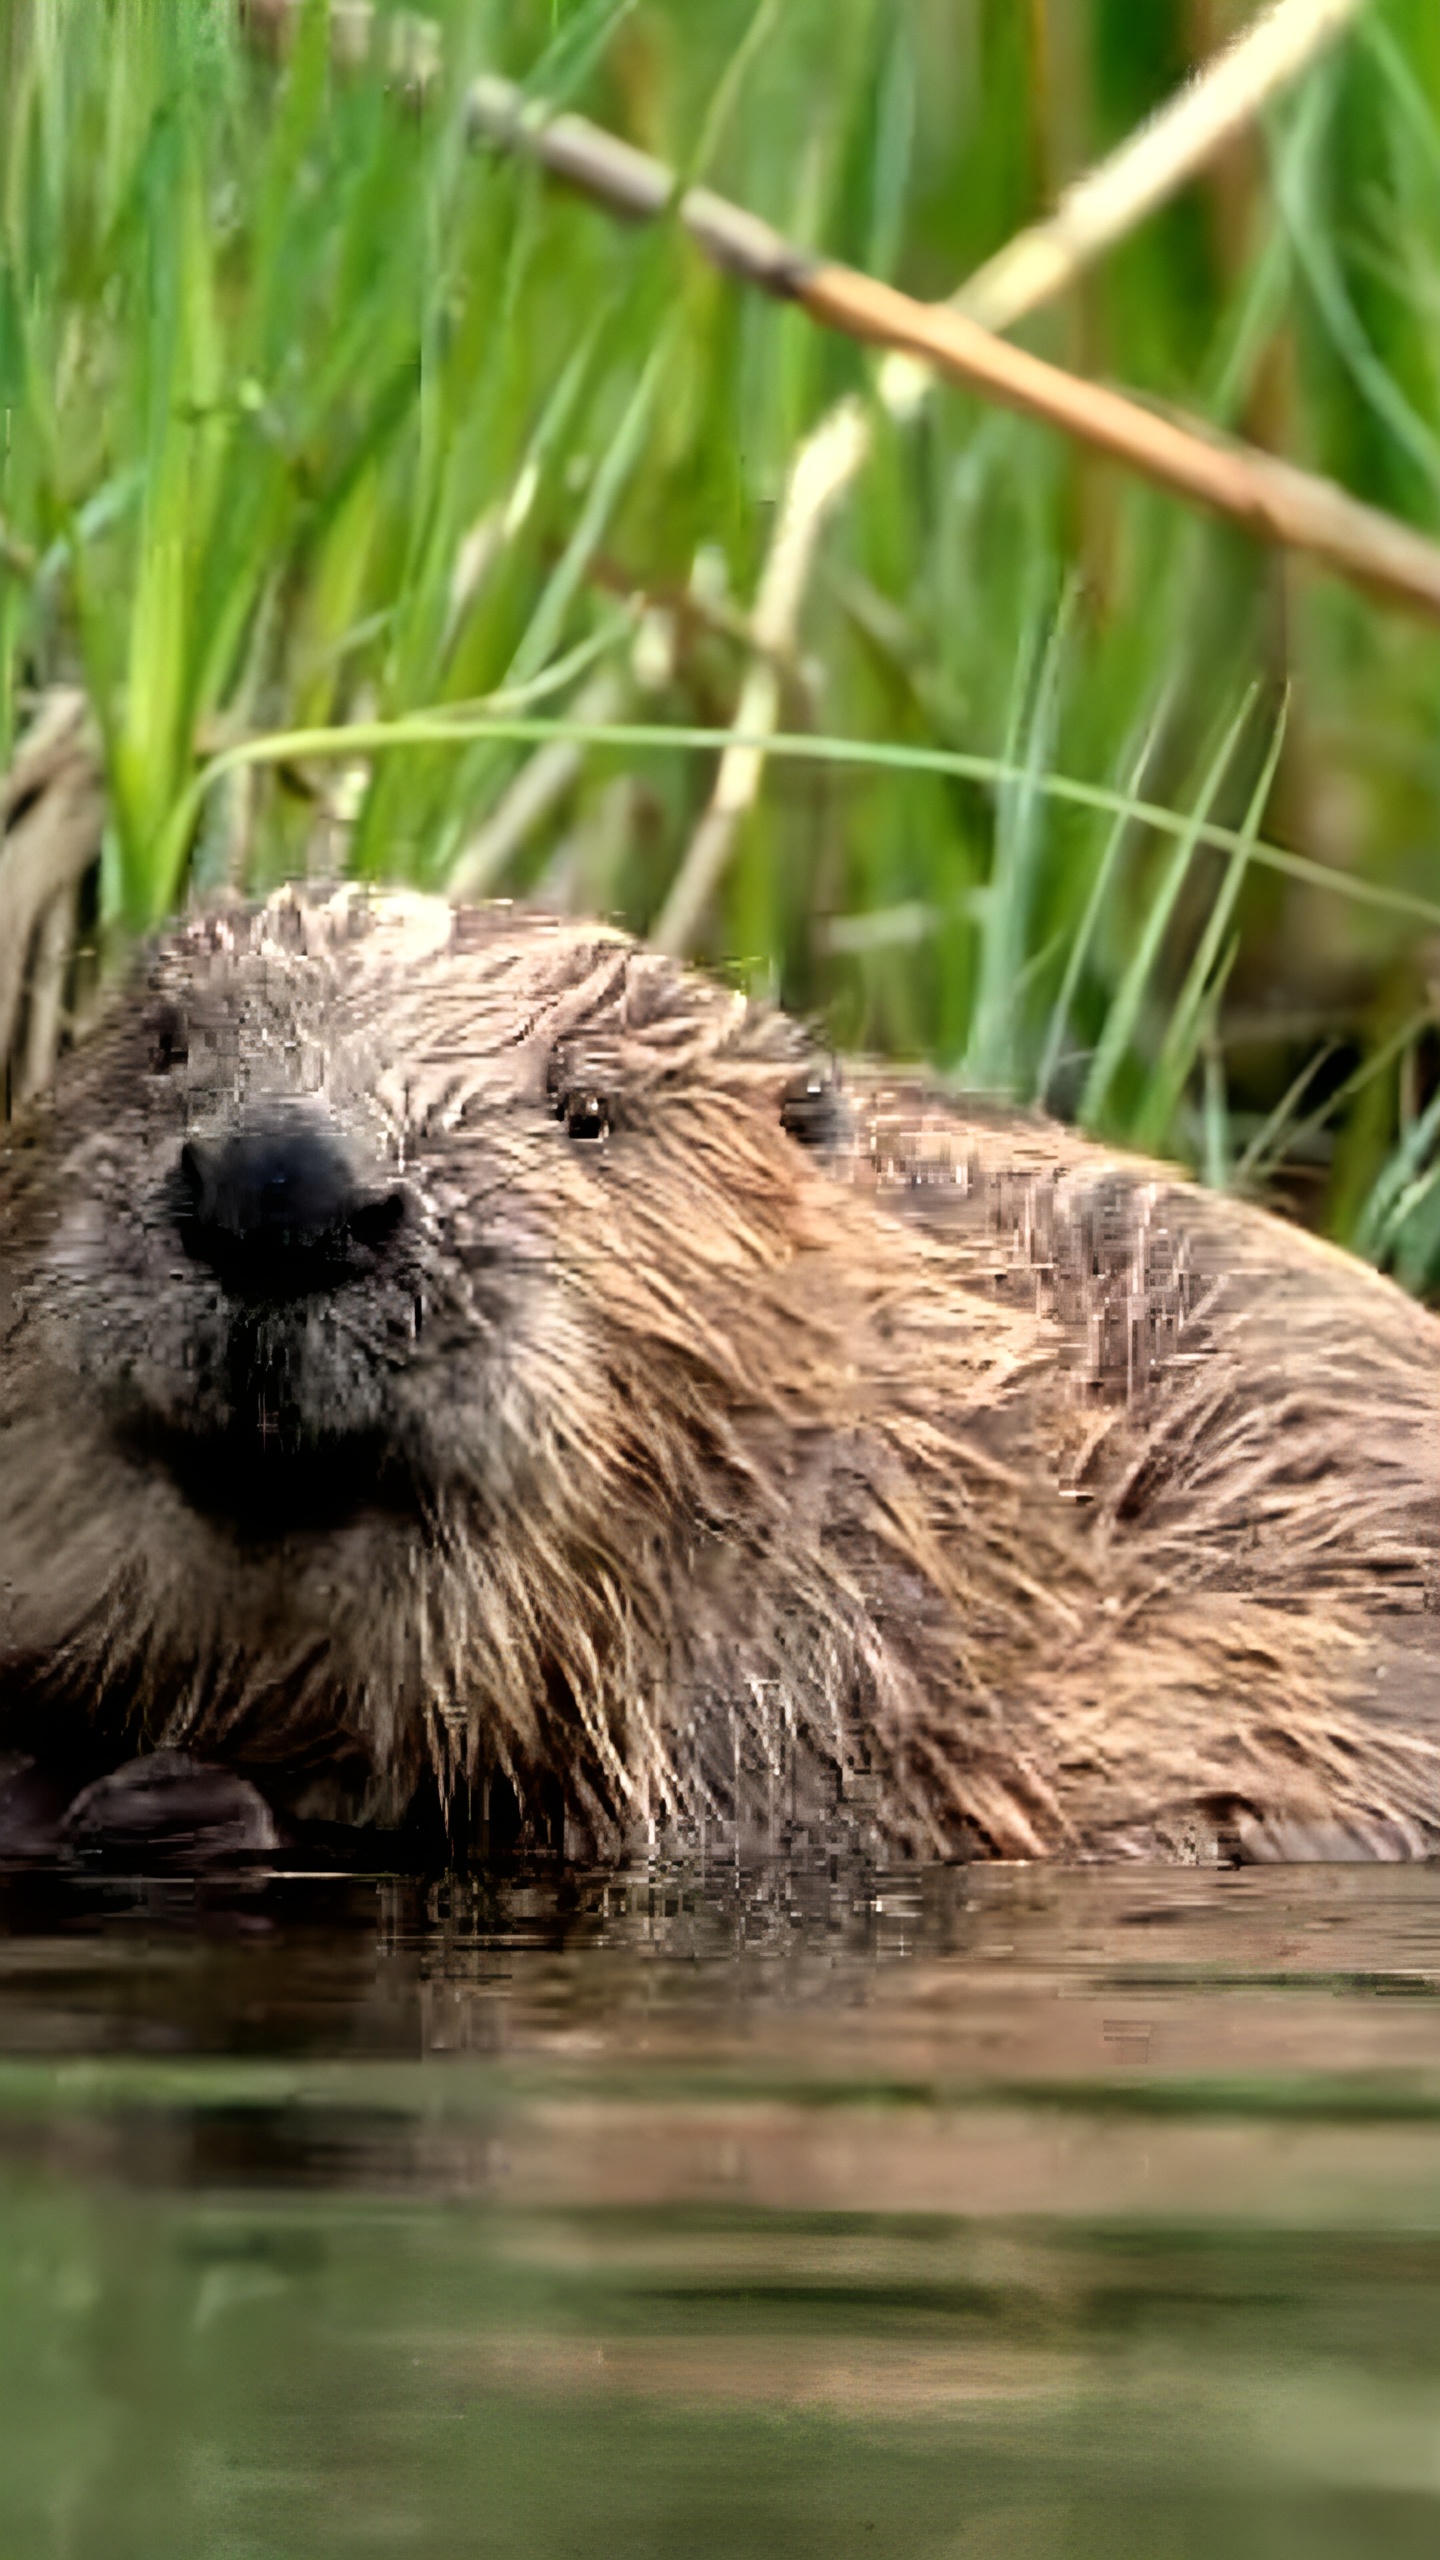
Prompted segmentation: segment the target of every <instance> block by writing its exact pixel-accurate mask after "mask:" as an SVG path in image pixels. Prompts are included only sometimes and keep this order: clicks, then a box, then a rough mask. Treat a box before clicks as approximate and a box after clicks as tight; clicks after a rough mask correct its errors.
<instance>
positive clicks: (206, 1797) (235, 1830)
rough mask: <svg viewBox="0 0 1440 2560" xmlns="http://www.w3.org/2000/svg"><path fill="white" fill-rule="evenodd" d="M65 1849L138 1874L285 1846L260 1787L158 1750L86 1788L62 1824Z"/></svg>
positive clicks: (239, 1860) (241, 1858) (263, 1854)
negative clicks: (281, 1844)
mask: <svg viewBox="0 0 1440 2560" xmlns="http://www.w3.org/2000/svg"><path fill="white" fill-rule="evenodd" d="M59 1844H60V1847H61V1850H62V1852H64V1851H68V1852H69V1854H70V1855H71V1856H72V1857H76V1858H80V1859H83V1860H84V1861H85V1863H86V1864H89V1863H91V1862H92V1861H93V1862H94V1863H96V1864H97V1865H104V1866H107V1867H124V1868H128V1869H129V1870H130V1871H131V1872H132V1873H140V1874H145V1873H152V1872H154V1871H155V1870H157V1869H161V1870H165V1871H167V1872H173V1871H174V1870H175V1869H176V1868H182V1869H189V1870H193V1869H196V1868H207V1867H220V1866H236V1865H244V1864H247V1863H250V1862H251V1861H254V1860H257V1859H258V1860H263V1859H266V1858H269V1857H270V1856H272V1855H273V1853H274V1852H275V1850H277V1849H278V1848H279V1846H280V1834H279V1832H278V1831H277V1829H276V1827H275V1817H274V1815H273V1814H272V1813H271V1811H270V1807H269V1806H268V1804H267V1803H266V1802H265V1799H264V1797H263V1796H262V1795H261V1793H260V1791H259V1789H258V1788H257V1787H253V1786H252V1785H251V1784H250V1781H249V1779H248V1778H241V1777H237V1776H236V1774H235V1772H234V1771H233V1770H232V1769H222V1768H219V1767H217V1766H216V1765H215V1764H214V1763H213V1762H211V1761H207V1760H192V1759H191V1757H190V1755H189V1754H188V1752H184V1751H152V1752H150V1753H148V1754H147V1755H146V1757H145V1758H144V1759H141V1760H127V1761H126V1763H125V1765H124V1767H123V1768H120V1769H112V1770H111V1771H110V1772H109V1774H108V1776H106V1777H103V1778H97V1779H95V1781H94V1782H93V1784H92V1785H90V1786H88V1787H82V1789H81V1791H80V1793H79V1795H78V1796H76V1797H75V1799H74V1801H73V1803H72V1804H71V1805H70V1806H69V1808H68V1810H67V1811H66V1813H65V1814H64V1816H63V1818H62V1820H61V1822H60V1825H59Z"/></svg>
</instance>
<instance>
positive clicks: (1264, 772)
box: [1135, 711, 1286, 1150]
mask: <svg viewBox="0 0 1440 2560" xmlns="http://www.w3.org/2000/svg"><path fill="white" fill-rule="evenodd" d="M1285 725H1286V723H1285V713H1284V712H1283V711H1282V713H1281V716H1280V718H1279V719H1278V720H1277V721H1276V723H1275V727H1274V731H1273V733H1272V736H1271V739H1270V744H1269V747H1268V749H1267V751H1266V756H1265V762H1264V764H1263V766H1262V767H1261V770H1260V776H1259V779H1258V781H1257V782H1256V785H1255V788H1254V791H1253V792H1252V793H1251V795H1250V805H1249V807H1248V809H1247V810H1246V812H1245V817H1244V821H1243V823H1242V825H1241V828H1240V843H1239V845H1238V846H1237V847H1236V850H1235V851H1234V852H1233V853H1232V854H1231V856H1230V858H1229V860H1228V862H1227V863H1226V866H1225V876H1224V878H1223V880H1222V881H1221V884H1220V890H1219V894H1218V896H1217V897H1216V900H1215V903H1214V905H1213V907H1212V908H1211V910H1210V915H1209V918H1208V920H1207V923H1206V926H1205V931H1204V933H1203V934H1202V935H1201V937H1200V943H1199V947H1198V949H1197V950H1196V953H1195V957H1194V959H1193V960H1192V962H1191V964H1190V968H1189V970H1188V972H1187V974H1186V978H1185V983H1184V985H1183V986H1182V988H1181V990H1180V994H1179V996H1178V998H1177V1000H1176V1003H1175V1007H1174V1010H1173V1012H1172V1014H1171V1016H1170V1021H1169V1024H1168V1026H1167V1028H1166V1032H1165V1038H1164V1041H1163V1043H1162V1046H1161V1050H1160V1056H1159V1059H1158V1061H1157V1063H1156V1065H1155V1068H1154V1070H1153V1072H1152V1074H1151V1078H1150V1084H1149V1090H1148V1091H1147V1093H1146V1096H1145V1101H1144V1104H1143V1106H1142V1108H1141V1111H1140V1115H1139V1117H1138V1119H1137V1121H1136V1123H1135V1144H1136V1145H1137V1146H1138V1147H1142V1148H1145V1149H1146V1150H1153V1149H1157V1148H1160V1147H1163V1146H1164V1144H1165V1141H1166V1138H1167V1137H1168V1135H1169V1131H1170V1125H1171V1122H1172V1120H1173V1119H1174V1116H1175V1111H1176V1108H1177V1106H1178V1104H1179V1101H1180V1096H1181V1094H1182V1093H1183V1092H1184V1090H1185V1087H1186V1085H1187V1084H1188V1082H1189V1080H1190V1073H1191V1069H1192V1068H1193V1066H1194V1064H1195V1060H1196V1057H1197V1056H1198V1054H1199V1051H1200V1047H1201V1043H1202V1041H1203V1038H1204V1032H1205V1026H1206V1024H1207V1022H1209V1021H1210V1020H1212V1019H1213V1017H1214V1014H1215V1011H1216V1008H1217V1006H1218V1003H1219V997H1220V983H1219V976H1218V975H1217V970H1218V964H1219V963H1220V956H1221V952H1222V950H1223V948H1224V945H1225V942H1226V938H1227V936H1228V935H1229V933H1230V925H1231V919H1232V917H1233V915H1234V913H1235V902H1236V900H1237V899H1238V897H1239V895H1240V892H1241V889H1242V888H1243V887H1244V884H1245V874H1246V872H1247V870H1248V869H1249V867H1250V858H1251V852H1252V849H1253V847H1254V846H1255V844H1256V842H1257V840H1258V838H1259V834H1260V828H1261V823H1262V821H1263V819H1264V816H1265V811H1266V808H1267V807H1268V805H1269V800H1270V793H1271V791H1272V789H1273V787H1274V782H1275V773H1276V768H1277V766H1278V765H1279V762H1280V756H1281V752H1282V750H1283V748H1284V744H1285ZM1234 956H1235V946H1234V945H1233V943H1232V945H1231V948H1230V955H1229V960H1228V961H1227V962H1226V963H1225V972H1226V973H1228V969H1229V967H1230V965H1232V964H1233V961H1234Z"/></svg>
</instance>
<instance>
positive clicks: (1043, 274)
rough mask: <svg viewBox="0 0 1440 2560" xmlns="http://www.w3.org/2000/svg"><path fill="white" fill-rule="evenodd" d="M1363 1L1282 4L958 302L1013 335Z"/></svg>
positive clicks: (981, 272)
mask: <svg viewBox="0 0 1440 2560" xmlns="http://www.w3.org/2000/svg"><path fill="white" fill-rule="evenodd" d="M1363 6H1364V0H1274V5H1273V6H1272V7H1270V8H1268V9H1262V10H1261V12H1260V14H1259V16H1258V17H1257V18H1255V19H1253V20H1252V21H1251V23H1250V25H1249V26H1248V27H1246V28H1245V29H1244V30H1243V31H1242V33H1241V34H1239V35H1238V36H1236V37H1235V39H1234V41H1233V42H1232V43H1230V44H1228V45H1226V46H1224V47H1223V48H1222V50H1221V51H1220V52H1219V53H1217V54H1216V55H1215V56H1214V58H1213V59H1212V60H1211V61H1210V62H1208V63H1206V65H1205V67H1204V69H1203V70H1202V71H1200V72H1199V73H1197V75H1196V76H1195V78H1194V79H1192V80H1189V81H1187V82H1186V84H1185V86H1184V87H1183V88H1182V89H1179V90H1177V92H1176V94H1175V96H1174V97H1173V98H1171V99H1169V100H1168V101H1167V102H1166V104H1165V105H1164V106H1162V107H1160V108H1159V109H1158V110H1157V111H1156V113H1155V114H1154V115H1153V116H1149V117H1147V119H1146V121H1145V122H1144V124H1142V125H1140V126H1138V127H1137V128H1136V130H1135V132H1134V133H1132V134H1130V135H1129V136H1128V138H1127V139H1126V140H1125V141H1124V142H1122V143H1121V145H1120V147H1119V149H1118V150H1116V151H1112V152H1111V153H1110V154H1109V156H1108V158H1106V159H1104V160H1101V161H1099V162H1098V163H1097V164H1096V166H1095V167H1094V168H1093V169H1089V170H1087V171H1086V172H1085V175H1084V176H1083V177H1080V178H1077V179H1076V180H1075V182H1074V184H1073V186H1069V187H1067V188H1066V190H1065V192H1064V194H1063V195H1062V196H1061V198H1060V201H1059V203H1058V204H1057V205H1056V207H1055V210H1054V212H1053V213H1052V214H1051V215H1050V216H1049V217H1048V219H1047V220H1046V221H1044V222H1036V223H1032V224H1030V225H1028V226H1027V228H1026V229H1025V230H1024V231H1019V232H1017V233H1016V235H1015V237H1014V239H1013V240H1010V241H1007V243H1006V245H1005V247H1004V248H1003V249H1001V250H1000V251H999V252H998V254H997V255H996V256H995V257H993V258H991V259H989V260H988V261H987V263H986V264H985V265H984V266H983V267H978V268H977V269H976V271H975V273H974V275H973V276H971V277H970V278H969V280H968V282H967V283H965V284H963V285H962V286H961V287H960V290H959V292H958V293H957V294H956V295H955V297H954V299H955V301H956V303H957V304H958V305H959V306H960V307H961V308H962V309H964V310H966V311H968V312H969V313H970V314H971V316H972V317H973V318H975V319H977V320H983V321H984V323H985V326H986V327H987V328H989V329H1008V328H1010V327H1012V326H1013V324H1014V323H1015V321H1017V320H1020V319H1023V318H1024V317H1025V315H1026V313H1027V312H1031V311H1035V310H1038V308H1039V306H1040V305H1041V303H1044V302H1049V301H1051V300H1053V298H1054V296H1055V295H1056V294H1057V293H1063V292H1064V290H1065V288H1066V286H1067V285H1071V284H1073V283H1074V282H1075V279H1076V277H1077V276H1079V275H1080V274H1082V273H1083V271H1084V270H1085V268H1087V267H1089V266H1092V265H1093V264H1094V262H1095V260H1096V259H1097V258H1098V257H1100V256H1102V255H1103V253H1104V251H1105V250H1107V249H1109V248H1113V246H1114V244H1115V242H1116V241H1117V240H1122V239H1124V238H1125V237H1126V236H1127V234H1128V233H1130V232H1131V231H1133V230H1134V229H1135V226H1136V224H1137V223H1140V222H1143V221H1144V220H1145V218H1146V216H1147V215H1148V214H1151V213H1153V212H1154V211H1155V210H1156V207H1157V206H1159V205H1162V204H1164V203H1165V202H1166V201H1167V200H1168V198H1169V197H1171V196H1173V195H1175V194H1177V193H1178V191H1179V189H1180V188H1181V187H1183V186H1184V185H1185V184H1186V183H1187V181H1188V180H1189V179H1191V178H1193V177H1195V176H1196V175H1197V173H1198V172H1199V171H1200V170H1201V169H1204V168H1206V167H1208V165H1209V163H1210V162H1211V161H1212V160H1214V159H1215V158H1216V156H1217V154H1218V153H1219V152H1221V151H1223V150H1224V148H1225V145H1226V144H1227V143H1228V142H1233V141H1234V139H1235V137H1236V135H1237V134H1238V133H1241V132H1243V131H1244V130H1245V129H1246V127H1247V126H1249V125H1251V124H1253V123H1254V122H1255V119H1256V117H1257V116H1258V115H1259V114H1260V113H1261V111H1262V109H1263V108H1265V107H1266V106H1268V104H1269V102H1270V100H1271V99H1272V98H1273V97H1275V96H1276V95H1277V93H1278V92H1279V91H1280V90H1281V89H1284V88H1288V87H1289V85H1290V83H1291V82H1292V81H1293V80H1295V79H1297V78H1298V77H1299V75H1300V73H1301V72H1302V71H1305V70H1307V69H1308V68H1309V66H1310V64H1311V63H1312V62H1313V61H1314V60H1315V58H1316V56H1317V55H1318V54H1320V53H1321V52H1323V51H1324V50H1325V48H1326V47H1327V46H1328V45H1331V44H1333V43H1334V42H1335V40H1336V38H1337V37H1338V36H1341V35H1343V34H1344V33H1345V31H1346V29H1347V28H1348V27H1349V26H1350V25H1351V24H1352V22H1353V21H1354V19H1355V18H1356V17H1358V15H1359V13H1360V10H1361V9H1362V7H1363Z"/></svg>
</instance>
